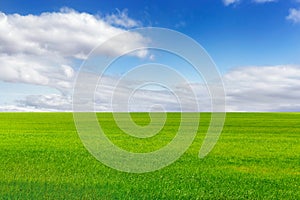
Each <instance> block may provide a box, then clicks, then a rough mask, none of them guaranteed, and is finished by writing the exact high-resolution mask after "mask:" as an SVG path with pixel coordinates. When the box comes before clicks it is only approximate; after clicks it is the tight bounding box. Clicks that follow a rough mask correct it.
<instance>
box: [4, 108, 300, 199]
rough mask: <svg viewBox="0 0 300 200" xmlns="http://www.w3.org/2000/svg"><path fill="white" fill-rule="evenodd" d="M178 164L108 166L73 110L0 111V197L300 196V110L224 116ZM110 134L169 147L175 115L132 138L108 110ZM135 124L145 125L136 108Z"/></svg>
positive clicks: (131, 144) (133, 143)
mask: <svg viewBox="0 0 300 200" xmlns="http://www.w3.org/2000/svg"><path fill="white" fill-rule="evenodd" d="M200 116H201V120H200V127H199V131H198V135H197V138H196V139H195V141H194V143H193V144H192V146H191V147H190V148H189V150H188V151H187V152H186V153H185V154H184V155H183V156H182V157H181V158H180V159H179V160H177V161H176V162H175V163H173V164H171V165H170V166H168V167H166V168H164V169H162V170H159V171H155V172H151V173H145V174H130V173H124V172H119V171H116V170H114V169H111V168H109V167H107V166H105V165H103V164H101V163H100V162H99V161H97V160H96V159H95V158H94V157H93V156H92V155H91V154H89V152H88V151H87V150H86V149H85V148H84V146H83V144H82V143H81V141H80V139H79V136H78V134H77V132H76V129H75V125H74V122H73V118H72V113H0V163H1V167H0V199H300V114H298V113H228V114H227V118H226V122H225V126H224V129H223V132H222V135H221V137H220V140H219V141H218V143H217V145H216V146H215V148H214V149H213V151H212V152H211V153H210V154H209V155H208V156H207V157H205V158H204V159H199V158H198V152H199V149H200V147H201V144H202V141H203V138H204V136H205V133H206V130H207V128H208V125H209V121H210V114H209V113H203V114H201V115H200ZM98 117H99V121H100V122H101V125H102V126H103V128H104V130H105V131H106V132H109V134H108V137H109V138H110V139H111V140H112V141H113V142H114V143H115V144H116V145H118V146H120V147H122V148H124V149H126V150H130V151H133V152H147V151H153V150H156V149H159V148H160V147H162V146H164V145H166V144H167V143H168V142H169V141H170V140H171V139H172V137H173V136H174V134H175V133H176V130H177V128H178V122H179V121H180V114H178V113H177V114H176V113H168V120H167V123H166V125H165V127H164V128H163V130H162V131H161V133H159V134H158V135H156V136H154V137H152V138H148V139H136V138H131V137H129V136H127V135H125V134H123V133H122V131H120V130H119V129H118V128H117V126H116V124H115V123H114V121H113V118H112V114H111V113H102V114H98ZM133 118H134V120H135V121H136V123H138V124H141V125H143V124H144V125H145V124H147V123H149V118H148V115H147V114H145V113H135V114H133Z"/></svg>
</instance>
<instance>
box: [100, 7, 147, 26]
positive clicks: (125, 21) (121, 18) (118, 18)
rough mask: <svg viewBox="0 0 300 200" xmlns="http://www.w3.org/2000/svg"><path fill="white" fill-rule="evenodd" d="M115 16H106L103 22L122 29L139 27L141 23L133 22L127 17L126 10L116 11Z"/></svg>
mask: <svg viewBox="0 0 300 200" xmlns="http://www.w3.org/2000/svg"><path fill="white" fill-rule="evenodd" d="M116 11H117V13H116V14H111V15H106V16H105V18H104V19H105V21H106V22H107V23H109V24H111V25H114V26H120V27H124V28H134V27H139V26H141V22H139V21H136V20H133V19H131V18H129V17H128V10H126V9H125V10H123V11H120V10H119V9H116Z"/></svg>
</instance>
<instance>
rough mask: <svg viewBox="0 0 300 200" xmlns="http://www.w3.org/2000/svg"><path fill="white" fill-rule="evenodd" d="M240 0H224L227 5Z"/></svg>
mask: <svg viewBox="0 0 300 200" xmlns="http://www.w3.org/2000/svg"><path fill="white" fill-rule="evenodd" d="M239 1H240V0H223V3H224V5H225V6H229V5H231V4H235V3H238V2H239Z"/></svg>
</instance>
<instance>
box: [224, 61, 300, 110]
mask: <svg viewBox="0 0 300 200" xmlns="http://www.w3.org/2000/svg"><path fill="white" fill-rule="evenodd" d="M223 80H224V83H225V88H226V95H227V110H228V111H299V110H300V102H299V98H300V93H299V88H300V67H296V66H259V67H241V68H236V69H233V70H232V71H230V72H228V73H227V74H225V75H224V76H223Z"/></svg>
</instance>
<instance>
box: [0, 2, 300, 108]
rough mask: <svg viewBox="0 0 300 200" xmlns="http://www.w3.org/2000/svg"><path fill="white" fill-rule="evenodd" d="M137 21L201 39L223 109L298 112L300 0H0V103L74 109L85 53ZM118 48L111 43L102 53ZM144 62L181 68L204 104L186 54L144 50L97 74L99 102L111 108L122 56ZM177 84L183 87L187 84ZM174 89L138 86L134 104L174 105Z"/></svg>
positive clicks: (138, 41) (206, 100) (138, 25)
mask: <svg viewBox="0 0 300 200" xmlns="http://www.w3.org/2000/svg"><path fill="white" fill-rule="evenodd" d="M141 27H162V28H168V29H172V30H176V31H178V32H181V33H183V34H185V35H187V36H189V37H191V38H192V39H194V40H195V41H196V42H198V43H199V44H200V45H201V46H202V47H203V48H204V49H205V50H206V51H207V53H208V54H209V55H210V56H211V58H212V59H213V61H214V62H215V64H216V66H217V68H218V70H219V72H220V74H221V78H222V79H223V82H224V89H225V92H226V102H227V106H226V110H227V111H300V103H299V102H298V99H299V98H300V93H299V92H298V90H299V88H300V1H299V0H223V1H222V0H203V1H191V0H186V1H169V0H167V1H160V2H157V1H150V0H148V1H137V0H135V1H95V0H91V1H83V0H72V1H70V0H52V1H45V0H41V1H33V0H28V1H18V0H11V1H5V2H1V3H0V94H1V99H0V111H69V110H72V87H73V82H74V80H75V77H76V74H77V72H78V69H79V67H80V65H81V64H82V62H83V61H84V60H85V59H86V58H87V56H88V54H89V53H90V51H91V50H92V49H94V47H95V45H96V44H101V43H102V42H104V41H106V40H108V39H109V38H110V37H112V36H114V35H117V34H120V33H122V32H123V31H126V30H129V29H132V28H141ZM144 39H145V38H136V37H134V35H132V38H130V40H126V41H125V40H124V41H120V42H125V43H127V44H128V45H129V46H130V45H132V46H135V45H141V44H144V43H145V42H146V40H144ZM119 48H120V46H118V44H116V45H113V46H111V47H110V49H107V50H104V51H103V52H102V53H103V55H108V54H113V53H114V52H118V49H119ZM100 54H101V53H100ZM101 55H102V54H101ZM154 55H155V56H154ZM140 61H143V62H144V63H146V62H154V61H155V62H157V63H162V64H165V65H172V66H173V67H175V68H176V69H177V70H179V71H182V73H186V74H187V78H188V79H190V80H191V82H193V87H194V88H197V89H196V94H197V96H198V97H199V99H200V100H201V101H203V102H202V107H203V108H208V107H209V105H208V104H209V102H210V100H209V98H208V96H209V92H208V91H207V88H205V86H204V85H203V84H202V81H201V80H200V79H199V80H198V79H197V77H194V73H193V72H192V71H189V70H187V68H188V66H186V65H185V64H184V62H181V61H180V60H178V61H177V60H176V58H174V57H172V55H166V54H164V53H157V52H154V51H153V52H152V51H148V52H144V53H143V52H140V54H136V56H133V57H131V58H128V59H127V60H126V59H125V61H123V64H122V63H121V62H120V63H119V65H118V64H115V66H113V67H112V69H111V74H107V76H106V77H104V79H103V84H104V85H105V86H107V87H104V89H99V91H97V95H96V96H97V98H99V99H98V101H97V100H96V101H97V102H98V107H97V110H99V111H109V110H110V107H109V102H110V97H111V94H110V93H111V91H112V88H111V86H112V84H113V83H114V82H115V81H116V77H117V76H118V75H123V74H124V73H125V72H126V70H128V69H129V68H126V66H124V65H125V64H124V63H127V64H129V65H130V64H132V65H133V64H136V63H140ZM197 81H198V82H197ZM128 84H129V83H128ZM179 88H181V89H180V90H178V91H177V92H178V93H181V94H183V91H184V86H183V85H182V86H181V87H179ZM127 89H128V88H127ZM126 91H127V90H126V86H124V88H123V90H122V92H126ZM170 95H171V94H169V93H167V92H164V91H163V90H155V89H154V90H153V88H152V89H149V88H148V89H144V90H141V92H137V93H135V96H134V98H136V101H133V102H135V103H133V105H143V103H145V105H146V106H149V105H150V104H160V103H161V104H163V105H164V106H166V109H167V110H168V111H177V110H178V107H177V106H176V105H175V104H176V101H175V100H174V98H173V99H172V98H171V97H170ZM154 96H155V98H153V97H154ZM171 96H172V95H171ZM150 97H152V98H150ZM168 100H169V101H168ZM186 103H187V104H188V101H187V102H186ZM147 108H148V107H147ZM132 110H134V111H141V110H144V108H143V106H140V107H133V108H132ZM200 110H202V109H200ZM203 110H205V109H203Z"/></svg>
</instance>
